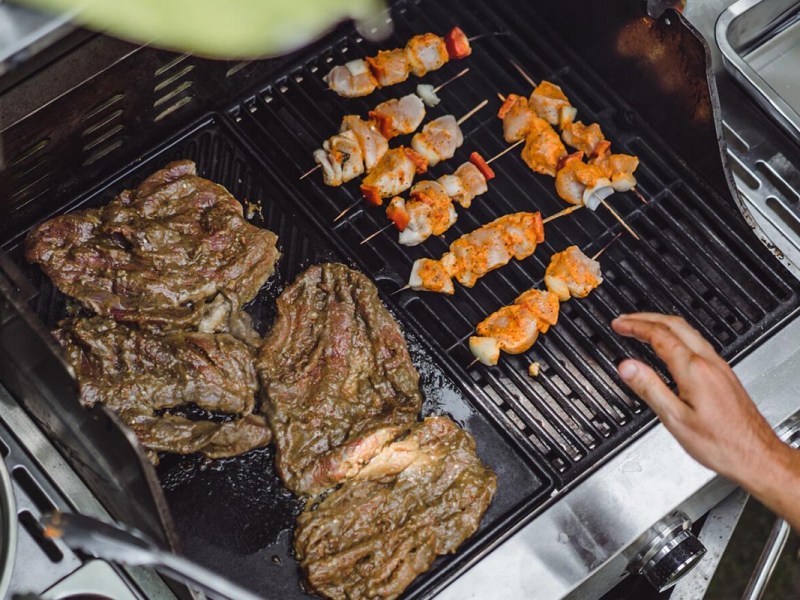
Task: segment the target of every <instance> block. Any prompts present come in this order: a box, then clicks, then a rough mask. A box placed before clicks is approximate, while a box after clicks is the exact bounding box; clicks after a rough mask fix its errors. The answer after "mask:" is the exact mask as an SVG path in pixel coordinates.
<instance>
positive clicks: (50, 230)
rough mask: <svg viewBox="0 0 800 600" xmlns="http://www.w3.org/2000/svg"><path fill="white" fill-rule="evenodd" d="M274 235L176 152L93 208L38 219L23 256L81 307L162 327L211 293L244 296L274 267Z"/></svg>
mask: <svg viewBox="0 0 800 600" xmlns="http://www.w3.org/2000/svg"><path fill="white" fill-rule="evenodd" d="M276 242H277V236H276V235H275V234H274V233H272V232H271V231H268V230H266V229H261V228H259V227H255V226H254V225H251V224H250V223H248V222H247V221H246V220H245V219H244V216H243V209H242V205H241V204H240V203H239V201H237V200H236V199H235V198H234V197H233V196H231V194H230V193H229V192H228V191H227V190H226V189H225V188H224V187H222V186H221V185H219V184H216V183H214V182H212V181H209V180H207V179H203V178H202V177H198V176H197V175H196V171H195V165H194V163H193V162H191V161H188V160H184V161H178V162H174V163H170V164H169V165H167V166H166V167H165V168H164V169H161V170H160V171H157V172H155V173H154V174H153V175H151V176H150V177H148V178H147V179H146V180H145V181H143V182H142V183H141V184H140V185H139V187H137V188H136V189H133V190H125V191H123V192H122V193H120V194H119V195H118V196H117V197H116V198H114V199H113V200H112V201H111V202H110V203H108V204H107V205H105V206H103V207H101V208H90V209H83V210H76V211H73V212H71V213H67V214H64V215H61V216H58V217H55V218H53V219H50V220H49V221H45V222H44V223H42V224H40V225H38V226H37V227H35V228H34V229H33V230H31V232H30V233H29V234H28V236H27V237H26V239H25V256H26V258H27V260H28V261H29V262H32V263H36V264H38V265H40V266H41V268H42V270H43V271H44V273H45V274H46V275H47V276H48V277H49V278H50V279H51V280H52V281H53V283H55V285H56V286H57V287H58V289H59V290H61V291H62V292H64V293H65V294H68V295H69V296H72V297H73V298H76V299H77V300H78V301H79V302H80V303H81V304H82V305H83V306H85V307H86V308H88V309H90V310H92V311H94V312H96V313H98V314H101V315H105V316H111V317H113V318H114V319H117V320H120V321H128V322H134V323H139V324H141V325H147V326H151V327H156V328H161V329H165V330H168V329H178V328H186V327H191V326H194V325H196V324H197V322H198V321H200V320H201V319H203V318H204V316H205V314H206V310H207V303H208V302H210V301H211V300H213V299H214V298H215V297H216V296H217V295H218V294H224V295H226V297H227V298H228V299H229V300H231V301H235V303H236V304H237V306H241V305H242V304H244V303H246V302H249V301H250V300H252V299H253V297H255V295H256V293H257V292H258V290H259V289H260V288H261V286H262V285H263V284H264V282H265V281H266V280H267V279H268V278H269V276H270V275H272V273H273V271H274V268H275V263H276V262H277V260H278V257H279V256H280V253H279V252H278V250H277V248H276V246H275V244H276Z"/></svg>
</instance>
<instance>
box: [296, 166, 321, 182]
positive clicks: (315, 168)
mask: <svg viewBox="0 0 800 600" xmlns="http://www.w3.org/2000/svg"><path fill="white" fill-rule="evenodd" d="M321 168H322V165H317V166H316V167H311V168H310V169H309V170H308V171H306V172H305V173H303V174H302V175H300V179H305V178H306V177H308V176H309V175H311V174H312V173H313V172H314V171H316V170H317V169H321Z"/></svg>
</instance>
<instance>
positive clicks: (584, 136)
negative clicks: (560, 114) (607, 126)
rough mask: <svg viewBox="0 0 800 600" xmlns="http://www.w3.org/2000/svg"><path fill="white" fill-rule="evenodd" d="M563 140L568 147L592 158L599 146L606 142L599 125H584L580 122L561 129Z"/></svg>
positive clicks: (566, 125)
mask: <svg viewBox="0 0 800 600" xmlns="http://www.w3.org/2000/svg"><path fill="white" fill-rule="evenodd" d="M561 139H563V140H564V143H565V144H567V146H570V147H572V148H575V149H576V150H580V151H581V152H583V153H584V154H585V155H586V156H591V155H592V154H594V152H595V150H596V149H597V147H598V144H600V143H601V142H603V141H605V139H606V138H605V136H604V135H603V131H602V130H601V129H600V125H598V124H597V123H592V124H591V125H584V124H583V123H581V122H580V121H576V122H574V123H569V124H565V126H564V127H563V128H562V129H561Z"/></svg>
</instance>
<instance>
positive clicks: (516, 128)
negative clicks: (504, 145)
mask: <svg viewBox="0 0 800 600" xmlns="http://www.w3.org/2000/svg"><path fill="white" fill-rule="evenodd" d="M497 115H498V116H499V117H500V118H501V119H503V139H504V140H505V141H507V142H508V143H513V142H518V141H519V140H522V139H525V136H526V135H528V132H529V131H530V130H531V127H532V126H533V121H534V119H536V114H535V113H534V112H533V110H531V108H530V107H529V106H528V101H527V100H526V99H525V98H524V97H522V96H518V95H516V94H509V95H508V96H507V97H506V100H505V102H504V103H503V106H502V107H501V109H500V112H498V113H497Z"/></svg>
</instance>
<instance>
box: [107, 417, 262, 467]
mask: <svg viewBox="0 0 800 600" xmlns="http://www.w3.org/2000/svg"><path fill="white" fill-rule="evenodd" d="M120 416H121V419H122V421H123V423H125V424H126V425H128V427H130V428H131V429H132V430H133V432H134V433H135V434H136V437H137V438H138V439H139V442H141V444H142V446H144V447H145V448H146V449H147V450H149V451H150V452H152V453H157V452H172V453H175V454H193V453H195V452H200V453H202V454H203V455H204V456H205V457H206V458H227V457H230V456H238V455H240V454H244V453H245V452H249V451H250V450H254V449H255V448H263V447H264V446H266V445H267V444H269V442H270V440H271V439H272V432H271V431H270V429H269V425H267V421H266V419H265V418H264V417H262V416H260V415H246V416H244V417H241V418H238V419H234V420H232V421H223V422H221V423H215V422H214V421H193V420H190V419H187V418H186V417H181V416H178V415H160V416H156V415H153V414H150V413H147V412H139V411H127V412H123V413H122V414H121V415H120ZM155 459H156V460H155V461H154V462H156V461H157V459H158V455H157V454H155Z"/></svg>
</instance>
